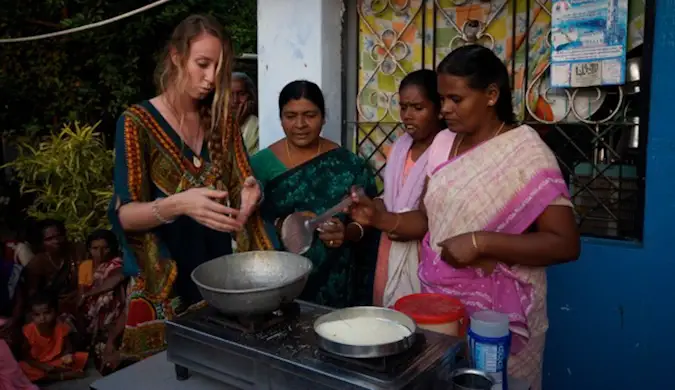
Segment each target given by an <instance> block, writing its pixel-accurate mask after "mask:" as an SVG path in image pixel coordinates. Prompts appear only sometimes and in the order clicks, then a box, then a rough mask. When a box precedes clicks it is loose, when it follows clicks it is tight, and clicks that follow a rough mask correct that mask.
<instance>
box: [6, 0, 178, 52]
mask: <svg viewBox="0 0 675 390" xmlns="http://www.w3.org/2000/svg"><path fill="white" fill-rule="evenodd" d="M169 1H171V0H158V1H155V2H154V3H150V4H148V5H146V6H143V7H141V8H138V9H135V10H133V11H129V12H127V13H124V14H121V15H117V16H115V17H112V18H110V19H106V20H101V21H100V22H96V23H91V24H87V25H84V26H80V27H74V28H69V29H67V30H62V31H56V32H53V33H48V34H41V35H33V36H30V37H22V38H5V39H0V44H2V43H18V42H28V41H37V40H40V39H48V38H54V37H59V36H62V35H68V34H74V33H78V32H81V31H85V30H91V29H93V28H97V27H102V26H105V25H107V24H110V23H115V22H117V21H119V20H122V19H126V18H128V17H131V16H134V15H136V14H140V13H141V12H145V11H147V10H150V9H152V8H155V7H157V6H160V5H162V4H164V3H168V2H169Z"/></svg>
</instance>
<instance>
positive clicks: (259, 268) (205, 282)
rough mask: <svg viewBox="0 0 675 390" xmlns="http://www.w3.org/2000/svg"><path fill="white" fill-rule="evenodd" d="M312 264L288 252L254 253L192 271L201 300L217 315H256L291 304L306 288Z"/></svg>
mask: <svg viewBox="0 0 675 390" xmlns="http://www.w3.org/2000/svg"><path fill="white" fill-rule="evenodd" d="M311 271H312V262H311V261H310V260H309V259H307V258H305V257H302V256H299V255H295V254H292V253H287V252H277V251H253V252H244V253H236V254H232V255H226V256H222V257H218V258H215V259H213V260H211V261H208V262H206V263H204V264H201V265H200V266H198V267H197V268H195V270H194V271H192V275H191V277H192V281H193V282H195V284H196V285H197V287H198V288H199V292H200V293H201V294H202V297H203V298H204V300H205V301H206V302H207V303H208V304H209V305H211V306H213V307H215V308H216V309H218V310H219V311H220V312H222V313H225V314H231V315H255V314H264V313H270V312H273V311H275V310H277V309H279V307H280V306H281V305H282V303H287V302H292V301H293V300H294V299H295V298H297V297H298V296H299V295H300V294H301V293H302V290H303V289H304V288H305V284H306V283H307V278H308V277H309V273H310V272H311Z"/></svg>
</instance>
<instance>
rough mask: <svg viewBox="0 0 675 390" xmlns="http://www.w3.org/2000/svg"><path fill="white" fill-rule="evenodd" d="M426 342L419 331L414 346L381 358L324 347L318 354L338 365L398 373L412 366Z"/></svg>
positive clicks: (384, 372) (385, 372)
mask: <svg viewBox="0 0 675 390" xmlns="http://www.w3.org/2000/svg"><path fill="white" fill-rule="evenodd" d="M425 344H426V340H425V337H424V334H423V333H417V334H416V335H415V343H414V344H413V345H412V347H410V349H408V350H407V351H405V352H402V353H399V354H397V355H391V356H385V357H379V358H368V359H357V358H350V357H344V356H340V355H335V354H333V353H330V352H327V351H324V350H322V349H318V355H319V357H320V358H322V359H323V360H325V361H327V362H331V363H334V364H336V365H338V366H344V367H346V368H352V369H359V368H361V369H366V370H371V371H374V372H379V373H383V374H396V373H399V372H402V371H405V369H406V368H407V367H409V366H410V364H411V363H412V361H413V360H414V359H415V358H416V357H417V356H418V355H419V354H420V353H422V352H423V351H424V346H425Z"/></svg>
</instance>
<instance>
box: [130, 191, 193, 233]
mask: <svg viewBox="0 0 675 390" xmlns="http://www.w3.org/2000/svg"><path fill="white" fill-rule="evenodd" d="M156 202H157V203H156V204H157V206H156V207H157V212H158V213H159V215H160V216H161V217H162V218H164V219H165V220H173V219H176V218H177V217H178V216H180V215H183V214H185V204H184V203H183V202H181V197H180V196H178V195H171V196H169V197H167V198H164V199H160V200H158V201H156ZM153 203H154V202H131V203H127V204H125V205H122V206H121V207H120V208H119V218H120V223H121V224H122V228H123V229H124V230H127V231H144V230H150V229H152V228H155V227H157V226H159V225H161V224H162V222H161V221H160V220H159V219H157V217H156V216H155V212H154V211H153V210H152V209H153Z"/></svg>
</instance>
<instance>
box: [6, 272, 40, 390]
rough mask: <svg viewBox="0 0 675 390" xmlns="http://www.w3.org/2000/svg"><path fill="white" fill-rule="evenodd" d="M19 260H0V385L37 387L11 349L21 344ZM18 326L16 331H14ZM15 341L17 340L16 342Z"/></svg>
mask: <svg viewBox="0 0 675 390" xmlns="http://www.w3.org/2000/svg"><path fill="white" fill-rule="evenodd" d="M21 269H22V267H21V265H20V264H11V263H10V264H0V286H6V287H5V288H0V389H2V390H4V389H7V390H10V389H11V390H38V388H37V386H35V385H34V384H32V383H31V382H30V380H28V378H26V375H25V374H24V373H23V371H21V368H20V366H19V363H17V361H16V359H15V358H14V353H13V351H12V349H13V347H14V345H15V344H20V342H21V341H22V340H21V339H22V338H21V325H22V322H21V316H22V309H23V305H22V300H21V288H20V286H19V282H20V280H21ZM17 330H18V332H17ZM17 341H18V342H17Z"/></svg>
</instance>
